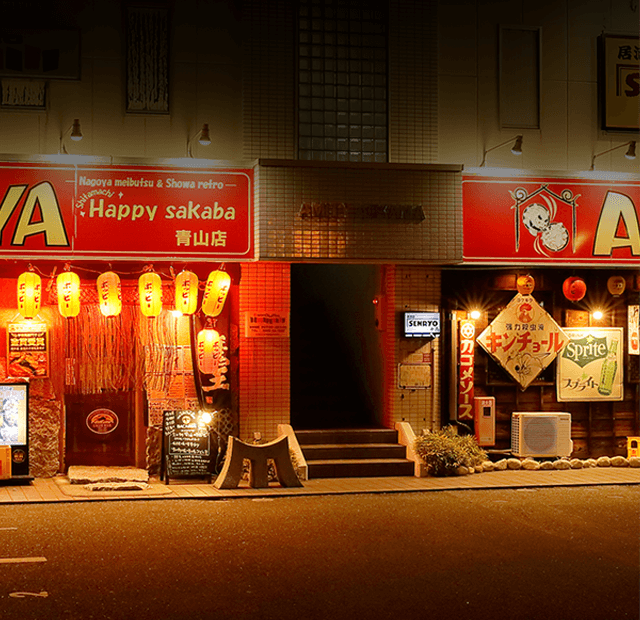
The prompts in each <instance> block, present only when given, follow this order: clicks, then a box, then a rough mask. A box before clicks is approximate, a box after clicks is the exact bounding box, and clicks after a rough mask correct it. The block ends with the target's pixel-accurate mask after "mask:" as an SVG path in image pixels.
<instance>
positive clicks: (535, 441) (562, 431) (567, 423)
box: [511, 412, 573, 457]
mask: <svg viewBox="0 0 640 620" xmlns="http://www.w3.org/2000/svg"><path fill="white" fill-rule="evenodd" d="M511 452H512V453H513V454H514V456H549V457H551V456H569V455H570V454H571V453H572V452H573V442H572V441H571V414H570V413H538V412H527V413H522V412H514V413H513V416H512V418H511Z"/></svg>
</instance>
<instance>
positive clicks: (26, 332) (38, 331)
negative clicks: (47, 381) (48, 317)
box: [7, 321, 49, 379]
mask: <svg viewBox="0 0 640 620" xmlns="http://www.w3.org/2000/svg"><path fill="white" fill-rule="evenodd" d="M7 375H8V376H9V377H30V378H37V379H43V378H46V377H48V376H49V347H48V341H47V325H46V324H45V323H37V322H34V321H21V322H17V323H9V324H8V325H7Z"/></svg>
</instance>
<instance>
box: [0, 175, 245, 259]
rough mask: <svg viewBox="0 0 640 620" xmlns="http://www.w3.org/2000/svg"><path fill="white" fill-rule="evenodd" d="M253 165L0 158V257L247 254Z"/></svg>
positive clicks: (210, 256) (224, 256)
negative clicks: (229, 166)
mask: <svg viewBox="0 0 640 620" xmlns="http://www.w3.org/2000/svg"><path fill="white" fill-rule="evenodd" d="M252 194H253V170H251V169H217V168H216V169H207V170H205V169H201V168H198V169H189V168H163V167H150V166H133V165H132V166H128V165H108V166H107V165H105V166H98V165H95V166H88V165H87V166H84V165H77V166H76V165H58V164H40V163H39V164H31V163H10V162H6V163H1V164H0V196H2V203H1V204H0V235H1V236H0V256H4V257H8V256H11V257H21V258H34V257H38V256H43V257H45V256H46V257H52V256H57V255H64V256H65V257H70V258H71V257H73V258H100V259H112V260H113V259H125V260H129V259H139V258H144V259H145V260H171V259H174V258H182V259H188V260H196V261H197V260H202V261H211V260H214V261H215V260H247V259H252V258H253V256H254V241H253V235H254V226H253V217H254V214H253V195H252Z"/></svg>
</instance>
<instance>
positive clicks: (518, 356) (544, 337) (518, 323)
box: [477, 293, 569, 389]
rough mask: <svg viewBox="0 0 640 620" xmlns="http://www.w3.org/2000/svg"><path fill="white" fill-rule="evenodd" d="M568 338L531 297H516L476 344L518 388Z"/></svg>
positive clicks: (530, 379) (553, 354) (548, 360)
mask: <svg viewBox="0 0 640 620" xmlns="http://www.w3.org/2000/svg"><path fill="white" fill-rule="evenodd" d="M568 341H569V337H568V336H567V335H566V334H565V333H564V331H563V330H562V329H561V328H560V326H559V325H558V324H557V323H556V322H555V321H554V320H553V317H552V316H551V315H550V314H549V313H548V312H546V310H544V308H542V307H541V306H540V304H538V302H537V301H536V300H535V299H534V298H533V297H532V296H531V295H521V294H520V293H518V294H517V295H516V296H515V297H514V298H513V299H512V300H511V301H510V302H509V303H508V304H507V306H506V307H505V308H504V310H502V312H500V314H498V316H497V317H496V318H495V319H494V320H493V321H492V322H491V324H490V325H489V326H487V328H486V329H485V330H484V331H483V332H482V333H481V334H480V335H479V336H478V339H477V342H478V344H480V346H482V348H483V349H484V350H485V351H486V352H487V353H488V354H489V355H490V356H491V357H492V358H493V359H495V360H496V362H498V364H500V365H501V366H502V367H503V368H504V369H505V370H506V371H507V372H508V373H509V374H510V375H511V376H512V377H513V378H514V379H515V380H516V381H517V382H518V383H519V384H520V385H521V387H522V389H525V388H527V387H528V386H529V385H530V384H531V382H532V381H533V380H534V379H535V378H536V377H537V376H538V375H539V374H540V373H541V372H542V371H543V370H544V369H545V368H546V367H547V366H548V365H549V364H551V362H552V361H553V360H554V359H555V358H556V356H557V355H558V353H560V352H561V351H562V349H563V348H564V347H565V345H566V344H567V342H568Z"/></svg>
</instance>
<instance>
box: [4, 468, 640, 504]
mask: <svg viewBox="0 0 640 620" xmlns="http://www.w3.org/2000/svg"><path fill="white" fill-rule="evenodd" d="M303 484H304V486H303V487H297V488H283V487H281V486H280V485H279V484H278V483H274V484H273V485H271V486H269V488H267V489H252V488H249V487H248V486H240V487H239V488H237V489H225V490H221V489H216V488H215V487H214V486H213V485H212V484H205V483H199V482H192V481H179V482H178V481H175V482H172V483H171V484H170V485H166V484H164V483H163V482H160V481H158V480H154V479H152V480H151V484H150V485H149V488H148V489H145V490H137V491H91V490H88V489H85V488H84V486H83V485H71V484H69V480H68V478H67V477H66V476H56V477H55V478H36V479H35V480H33V481H32V482H31V483H30V484H24V485H19V486H18V485H15V486H14V485H4V486H1V487H0V504H24V503H48V502H78V501H111V500H120V501H122V500H156V499H164V500H171V499H206V500H224V499H239V498H250V499H257V498H263V499H266V498H275V497H303V496H307V497H308V496H313V495H345V494H362V493H415V492H434V491H472V490H486V489H534V488H543V487H573V486H598V485H640V468H630V467H594V468H588V469H570V470H550V471H540V470H538V471H526V470H513V471H512V470H506V471H493V472H485V473H482V474H471V475H467V476H455V477H447V478H413V477H389V478H318V479H313V480H306V481H304V483H303Z"/></svg>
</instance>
